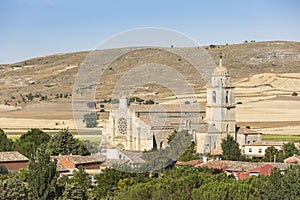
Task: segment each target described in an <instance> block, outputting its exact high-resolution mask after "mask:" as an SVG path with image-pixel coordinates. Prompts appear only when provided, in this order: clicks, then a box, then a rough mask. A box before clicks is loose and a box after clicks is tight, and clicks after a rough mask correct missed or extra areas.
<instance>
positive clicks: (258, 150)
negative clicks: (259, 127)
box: [242, 141, 284, 158]
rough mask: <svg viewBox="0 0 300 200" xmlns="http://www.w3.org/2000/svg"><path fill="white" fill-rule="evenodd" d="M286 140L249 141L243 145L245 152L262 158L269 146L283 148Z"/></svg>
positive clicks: (251, 156)
mask: <svg viewBox="0 0 300 200" xmlns="http://www.w3.org/2000/svg"><path fill="white" fill-rule="evenodd" d="M283 144H284V142H273V141H272V142H270V141H261V142H256V143H249V144H244V145H242V147H243V154H244V155H246V156H248V157H250V158H253V157H256V158H262V157H264V155H265V152H266V149H267V148H269V147H272V146H273V147H275V148H276V149H278V150H281V149H282V146H283Z"/></svg>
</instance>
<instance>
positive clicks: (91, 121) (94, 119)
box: [83, 112, 99, 128]
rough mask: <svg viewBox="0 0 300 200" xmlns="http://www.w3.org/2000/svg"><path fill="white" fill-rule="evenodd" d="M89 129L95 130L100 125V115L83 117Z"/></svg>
mask: <svg viewBox="0 0 300 200" xmlns="http://www.w3.org/2000/svg"><path fill="white" fill-rule="evenodd" d="M83 118H84V120H83V121H84V122H85V124H86V127H87V128H94V127H96V126H97V125H98V119H99V118H98V115H97V113H96V112H91V113H87V114H85V115H84V116H83Z"/></svg>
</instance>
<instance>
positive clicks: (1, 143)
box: [0, 129, 13, 151]
mask: <svg viewBox="0 0 300 200" xmlns="http://www.w3.org/2000/svg"><path fill="white" fill-rule="evenodd" d="M12 147H13V142H12V140H11V139H9V138H7V135H6V134H5V133H4V131H3V130H2V129H0V151H11V150H12Z"/></svg>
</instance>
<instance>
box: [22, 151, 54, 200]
mask: <svg viewBox="0 0 300 200" xmlns="http://www.w3.org/2000/svg"><path fill="white" fill-rule="evenodd" d="M57 177H58V173H57V172H56V162H55V161H51V160H50V156H49V154H47V153H45V150H38V151H37V153H36V158H35V159H32V160H31V161H30V165H29V174H28V180H27V181H28V185H29V188H30V191H31V192H32V195H33V197H34V199H41V200H43V199H44V200H50V199H54V198H55V196H56V187H57V186H56V185H57V184H56V181H57Z"/></svg>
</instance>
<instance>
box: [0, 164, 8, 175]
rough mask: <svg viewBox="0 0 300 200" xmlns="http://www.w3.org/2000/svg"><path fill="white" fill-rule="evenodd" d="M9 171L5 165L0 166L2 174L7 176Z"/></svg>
mask: <svg viewBox="0 0 300 200" xmlns="http://www.w3.org/2000/svg"><path fill="white" fill-rule="evenodd" d="M7 173H8V170H7V169H6V167H4V166H3V165H0V174H7Z"/></svg>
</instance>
